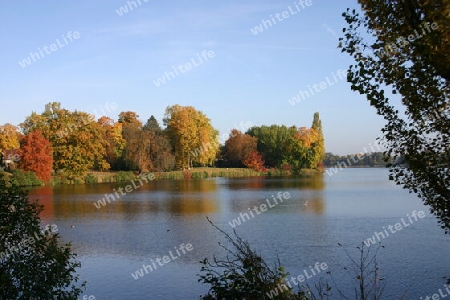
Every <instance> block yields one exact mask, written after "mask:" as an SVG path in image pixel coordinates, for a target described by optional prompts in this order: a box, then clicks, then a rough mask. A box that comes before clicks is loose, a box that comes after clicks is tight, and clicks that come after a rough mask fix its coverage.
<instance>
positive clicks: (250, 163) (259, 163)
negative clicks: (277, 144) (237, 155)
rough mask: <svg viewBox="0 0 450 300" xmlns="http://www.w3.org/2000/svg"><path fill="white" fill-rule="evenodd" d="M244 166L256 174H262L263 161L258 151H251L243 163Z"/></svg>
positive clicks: (263, 168)
mask: <svg viewBox="0 0 450 300" xmlns="http://www.w3.org/2000/svg"><path fill="white" fill-rule="evenodd" d="M243 163H244V165H245V166H246V167H248V168H251V169H253V170H255V171H258V172H264V171H265V170H266V168H265V167H264V160H263V158H262V155H261V154H260V153H259V152H258V151H251V152H250V153H249V154H248V156H247V158H246V159H245V160H244V161H243Z"/></svg>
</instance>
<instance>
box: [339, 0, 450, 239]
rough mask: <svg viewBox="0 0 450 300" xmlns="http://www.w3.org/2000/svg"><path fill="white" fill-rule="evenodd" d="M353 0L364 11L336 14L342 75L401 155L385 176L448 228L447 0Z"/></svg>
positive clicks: (388, 146) (449, 69) (393, 150)
mask: <svg viewBox="0 0 450 300" xmlns="http://www.w3.org/2000/svg"><path fill="white" fill-rule="evenodd" d="M359 3H360V4H361V8H362V11H363V14H364V16H360V14H359V13H357V12H356V11H355V10H347V12H346V13H344V14H343V16H344V18H345V20H346V21H347V23H348V26H347V28H344V29H343V31H344V37H343V38H341V39H340V47H342V51H343V52H346V53H348V54H349V55H350V56H351V57H352V58H353V59H354V60H355V64H354V65H351V66H350V68H349V71H348V74H347V80H348V82H350V83H351V88H352V90H354V91H358V92H359V93H361V94H364V95H365V96H366V98H367V100H368V101H369V103H370V105H371V106H373V107H374V108H375V109H376V111H377V113H378V114H379V115H381V116H383V117H384V119H385V120H386V125H385V127H384V128H383V129H382V132H383V134H384V138H383V140H382V142H383V146H384V147H385V148H386V149H387V153H386V154H387V156H391V157H392V158H393V159H394V161H399V158H403V162H402V161H400V162H401V164H400V163H399V164H393V165H391V166H390V167H391V168H390V179H391V180H394V181H395V182H396V183H397V184H399V185H402V186H403V187H404V188H405V189H408V190H409V191H411V192H414V193H416V194H417V195H418V196H419V197H420V198H422V200H423V202H424V204H426V205H429V208H430V211H431V213H433V214H434V215H435V216H436V217H437V218H438V222H439V223H440V225H441V227H442V228H443V229H445V233H449V232H450V185H449V184H448V183H449V182H450V169H449V165H450V107H449V106H450V102H449V96H448V95H449V94H450V86H449V83H448V80H449V79H450V55H449V54H450V53H449V52H450V20H449V16H450V2H449V1H447V0H434V1H411V0H410V1H388V0H359ZM389 94H393V96H392V99H391V97H390V95H389ZM396 95H398V96H396ZM398 98H400V101H396V100H398ZM405 165H406V168H405V167H404V166H405Z"/></svg>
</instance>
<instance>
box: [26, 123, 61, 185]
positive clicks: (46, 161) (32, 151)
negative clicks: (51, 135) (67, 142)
mask: <svg viewBox="0 0 450 300" xmlns="http://www.w3.org/2000/svg"><path fill="white" fill-rule="evenodd" d="M18 154H19V155H20V161H19V168H20V169H22V170H24V171H33V172H35V173H36V175H37V177H38V178H39V179H41V180H43V181H45V182H49V181H50V179H51V178H52V169H53V149H52V147H51V145H50V142H49V140H47V139H46V138H44V137H43V136H42V134H41V132H40V131H34V132H32V133H29V134H28V135H25V136H24V137H23V138H22V140H21V143H20V150H19V151H18Z"/></svg>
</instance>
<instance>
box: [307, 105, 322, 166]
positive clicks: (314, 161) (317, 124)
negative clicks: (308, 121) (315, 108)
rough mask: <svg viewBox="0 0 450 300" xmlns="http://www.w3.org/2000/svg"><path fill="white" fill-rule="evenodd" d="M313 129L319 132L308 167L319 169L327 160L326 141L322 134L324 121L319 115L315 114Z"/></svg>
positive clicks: (312, 144) (312, 145)
mask: <svg viewBox="0 0 450 300" xmlns="http://www.w3.org/2000/svg"><path fill="white" fill-rule="evenodd" d="M311 128H312V129H314V130H315V131H316V132H317V138H316V140H315V141H314V142H313V143H311V147H310V149H309V150H310V152H311V154H310V156H309V157H308V167H309V168H317V167H318V166H319V165H320V163H321V162H322V161H323V159H324V158H325V139H324V137H323V132H322V121H321V120H320V117H319V113H318V112H316V113H314V119H313V122H312V126H311Z"/></svg>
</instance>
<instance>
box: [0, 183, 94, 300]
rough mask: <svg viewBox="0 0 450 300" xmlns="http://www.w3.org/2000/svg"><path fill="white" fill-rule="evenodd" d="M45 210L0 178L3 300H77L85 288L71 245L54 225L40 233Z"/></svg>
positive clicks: (0, 249)
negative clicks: (61, 236) (81, 281)
mask: <svg viewBox="0 0 450 300" xmlns="http://www.w3.org/2000/svg"><path fill="white" fill-rule="evenodd" d="M42 210H43V207H42V206H41V205H39V204H38V203H37V201H34V202H31V201H29V199H28V197H27V196H26V194H25V193H24V192H23V191H22V190H21V189H20V188H19V187H17V186H14V185H9V184H7V183H6V180H5V178H4V177H3V175H0V299H23V300H25V299H77V297H78V296H79V295H80V294H81V292H82V289H83V288H84V285H85V283H81V284H79V285H78V284H77V281H78V275H77V274H76V273H75V272H76V269H77V268H78V267H80V263H79V262H78V261H76V260H75V258H76V255H75V254H74V253H73V252H72V251H71V246H70V244H66V245H63V246H60V245H59V234H58V233H56V231H57V227H55V225H51V226H46V227H45V228H44V229H41V226H40V218H39V214H40V212H41V211H42Z"/></svg>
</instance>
